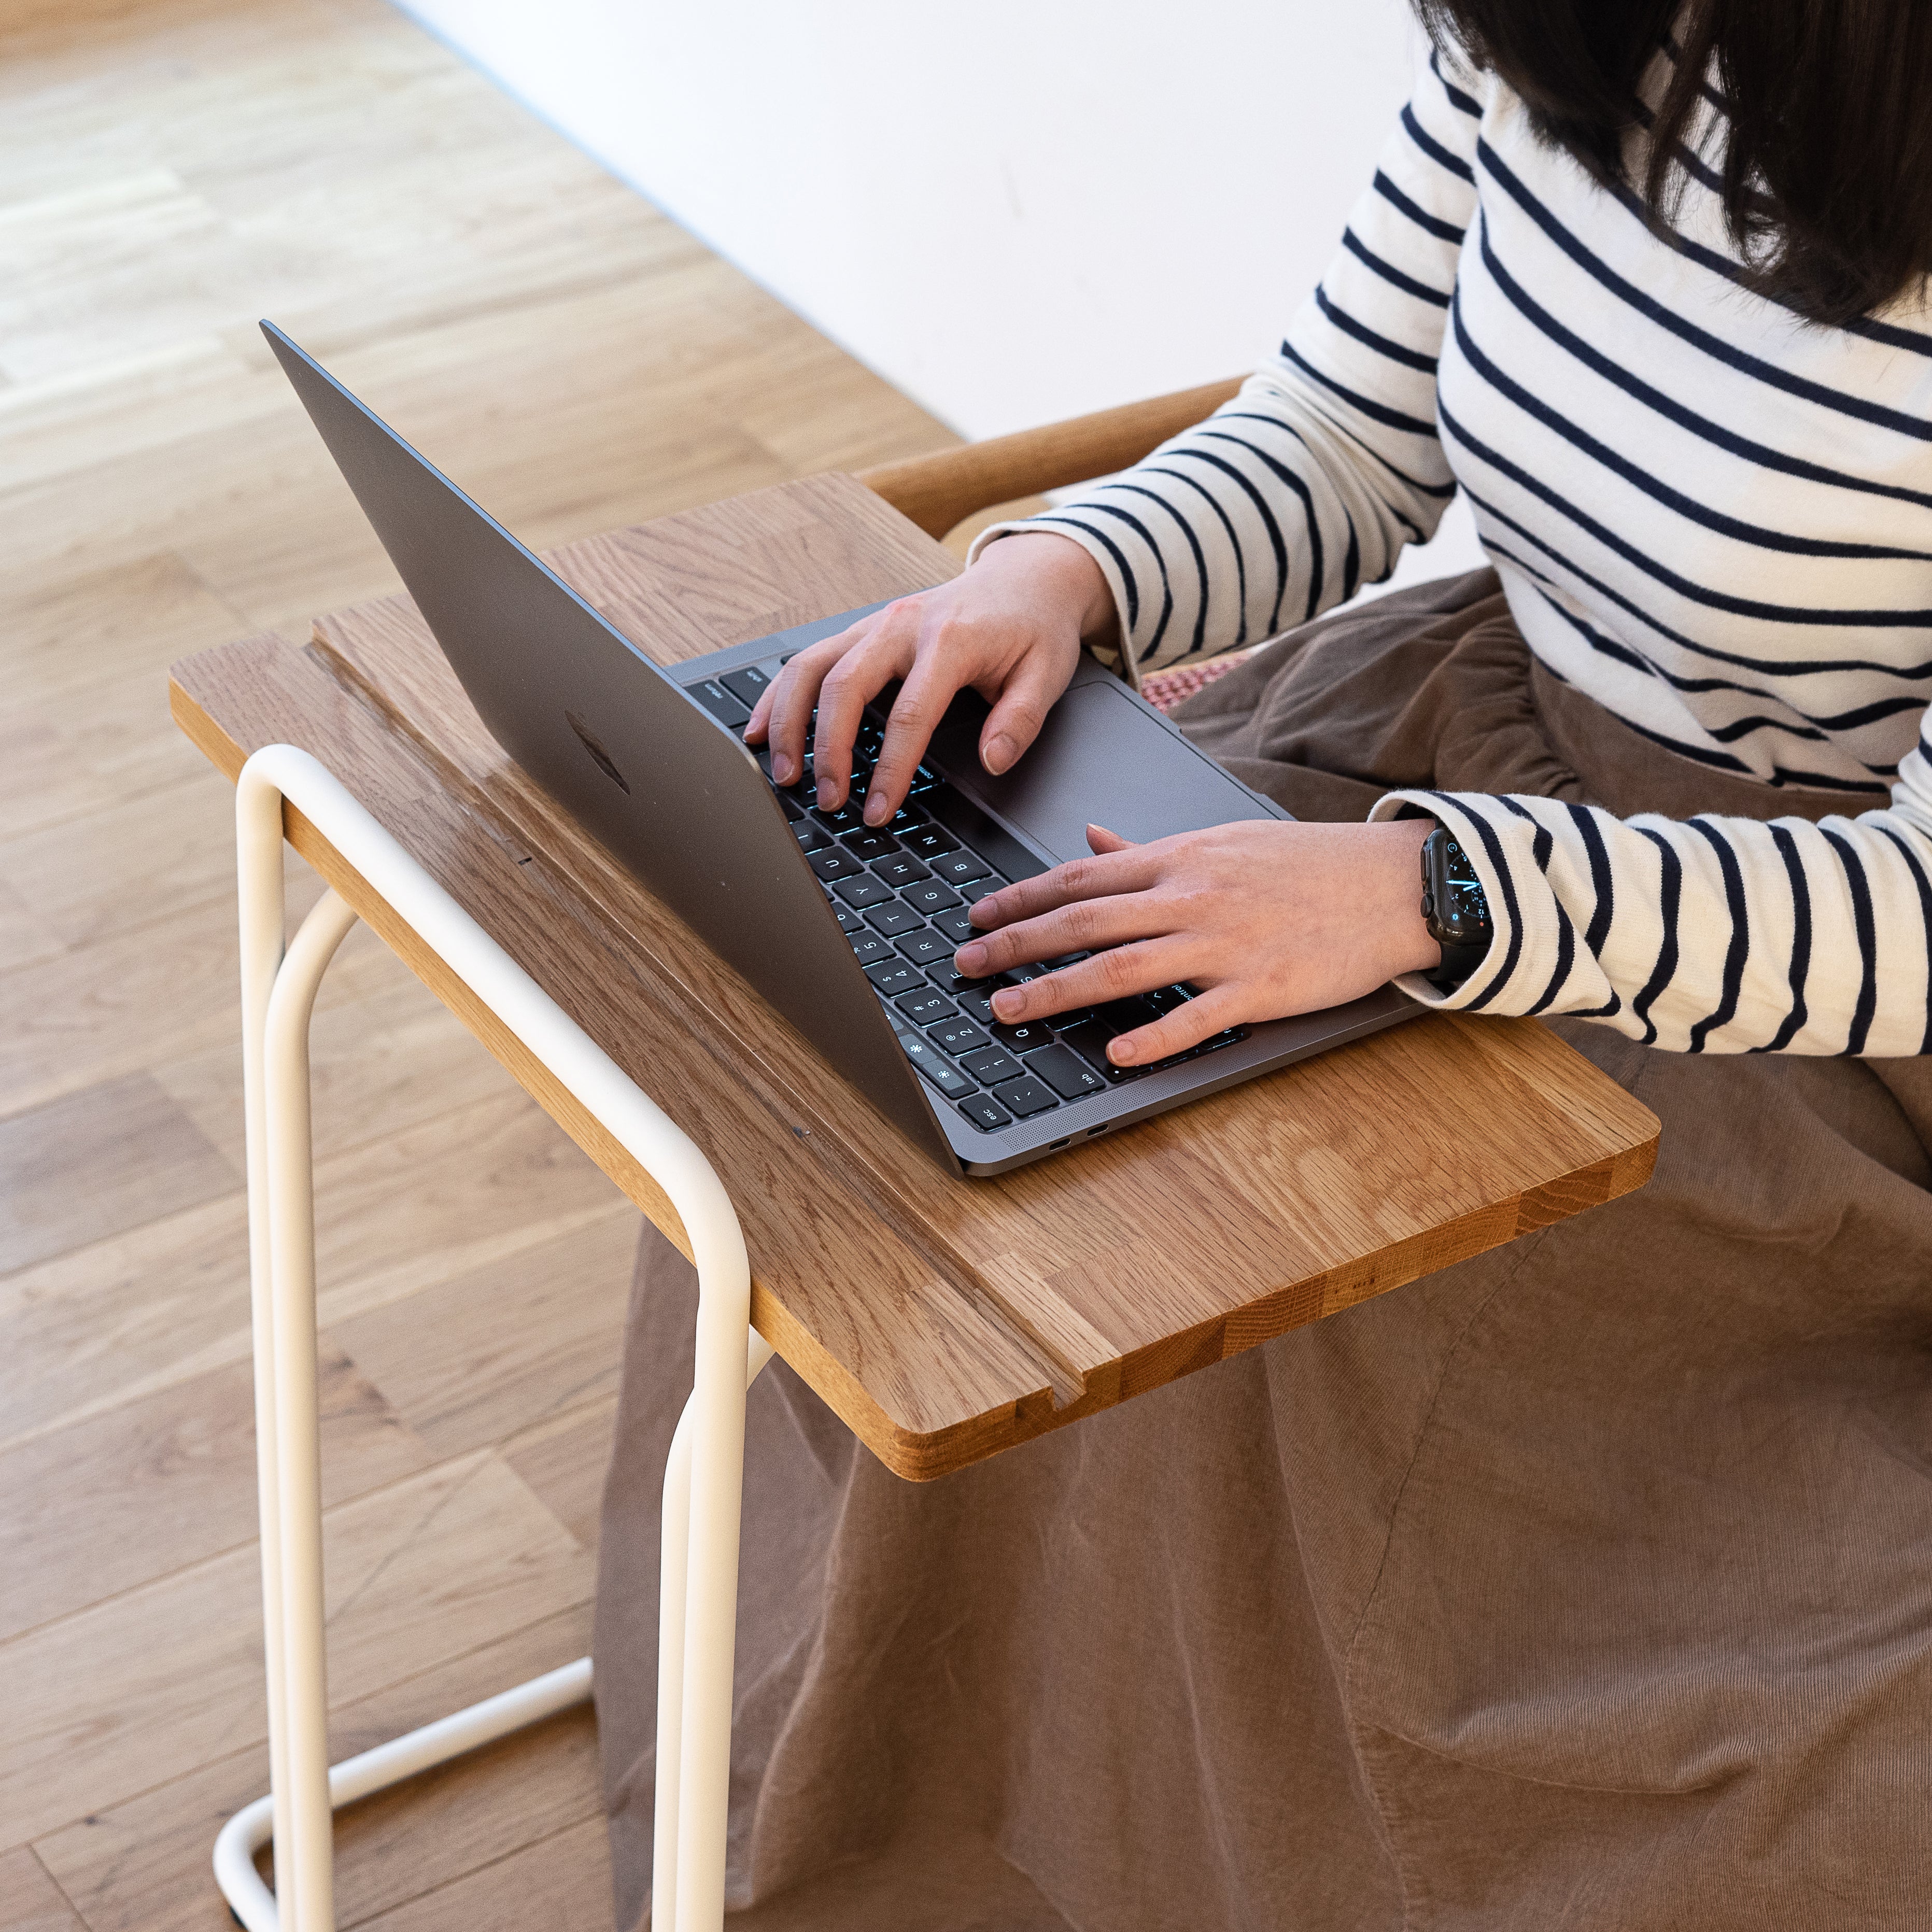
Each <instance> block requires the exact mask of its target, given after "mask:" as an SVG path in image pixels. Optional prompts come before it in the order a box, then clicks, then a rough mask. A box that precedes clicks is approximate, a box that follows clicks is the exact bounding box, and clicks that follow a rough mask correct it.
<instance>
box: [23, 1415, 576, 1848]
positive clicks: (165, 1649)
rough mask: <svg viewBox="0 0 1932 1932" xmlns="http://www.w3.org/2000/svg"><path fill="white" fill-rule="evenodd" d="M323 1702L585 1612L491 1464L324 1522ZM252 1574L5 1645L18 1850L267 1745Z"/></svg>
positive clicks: (554, 1554)
mask: <svg viewBox="0 0 1932 1932" xmlns="http://www.w3.org/2000/svg"><path fill="white" fill-rule="evenodd" d="M324 1545H325V1549H326V1565H327V1573H328V1602H329V1694H330V1698H331V1700H332V1703H346V1702H350V1701H352V1700H355V1699H356V1698H359V1697H366V1696H367V1695H368V1694H369V1693H371V1691H377V1690H380V1688H382V1687H383V1685H386V1684H390V1683H394V1682H398V1681H399V1680H400V1679H403V1678H405V1677H409V1676H416V1675H417V1674H419V1673H421V1672H422V1671H424V1670H428V1668H430V1667H431V1666H433V1665H434V1664H436V1663H437V1662H438V1661H440V1660H441V1659H443V1658H446V1657H448V1656H449V1655H452V1652H461V1651H463V1650H466V1649H472V1648H474V1647H475V1646H477V1645H479V1644H481V1643H487V1642H488V1641H490V1640H491V1639H492V1638H495V1637H502V1636H504V1635H506V1634H508V1633H509V1632H511V1631H514V1630H517V1629H519V1628H521V1627H523V1625H526V1624H529V1623H532V1622H535V1621H536V1620H537V1619H539V1618H541V1617H544V1616H550V1615H552V1614H553V1613H556V1612H557V1611H559V1610H567V1609H569V1608H571V1607H573V1606H574V1605H576V1604H581V1603H583V1602H585V1601H587V1600H588V1598H589V1595H590V1591H591V1586H592V1563H591V1560H590V1559H589V1556H587V1555H586V1553H585V1551H584V1550H583V1547H581V1545H580V1544H578V1543H577V1540H576V1539H575V1538H574V1537H571V1536H570V1535H567V1534H566V1533H565V1532H564V1531H563V1530H562V1529H561V1528H560V1527H559V1525H558V1523H557V1522H556V1519H555V1518H554V1517H552V1516H551V1515H550V1512H549V1511H547V1510H546V1509H544V1508H543V1506H542V1505H541V1504H540V1503H539V1502H538V1501H537V1499H535V1496H532V1495H531V1493H529V1490H527V1489H526V1488H525V1487H524V1486H523V1483H522V1482H521V1481H520V1479H519V1478H517V1476H516V1475H515V1474H514V1472H512V1471H511V1469H509V1468H508V1466H506V1465H505V1463H503V1462H502V1460H500V1459H499V1458H498V1457H496V1456H494V1455H493V1454H488V1453H487V1452H486V1453H484V1454H478V1455H475V1456H469V1457H462V1458H460V1459H458V1460H456V1461H454V1462H450V1463H442V1464H439V1465H438V1466H436V1467H435V1468H434V1469H430V1470H428V1471H427V1472H425V1473H423V1474H422V1475H419V1476H416V1477H413V1478H409V1479H407V1481H403V1482H401V1483H398V1484H392V1485H391V1486H390V1487H388V1488H386V1489H384V1490H380V1491H378V1492H377V1493H376V1494H375V1495H374V1496H369V1497H365V1498H363V1499H359V1500H358V1501H356V1502H350V1503H347V1504H344V1505H341V1507H340V1508H337V1509H335V1510H334V1511H331V1512H330V1513H329V1516H328V1517H327V1518H326V1526H325V1535H324ZM0 1702H4V1706H5V1709H6V1710H7V1714H8V1715H7V1751H6V1757H5V1763H4V1764H0V1818H3V1819H5V1820H6V1822H7V1832H8V1834H9V1835H10V1836H13V1837H14V1838H17V1840H20V1841H27V1840H31V1839H33V1838H38V1837H40V1836H43V1835H46V1833H48V1832H52V1830H54V1829H55V1828H57V1827H58V1826H61V1825H62V1824H65V1823H68V1821H69V1820H72V1819H74V1818H77V1817H80V1816H82V1815H83V1814H85V1813H86V1812H87V1811H89V1810H90V1809H94V1808H98V1807H100V1806H102V1805H113V1804H114V1803H115V1802H118V1801H119V1800H121V1799H125V1798H130V1797H132V1796H134V1795H135V1794H136V1793H138V1792H141V1791H144V1790H147V1789H148V1788H149V1787H151V1786H153V1785H156V1784H161V1783H163V1782H164V1781H166V1780H168V1779H169V1778H177V1777H179V1776H181V1775H182V1774H183V1773H184V1772H189V1771H192V1770H193V1769H196V1767H197V1766H199V1765H202V1764H203V1763H206V1762H207V1761H208V1760H209V1759H211V1758H212V1757H217V1756H220V1755H223V1754H226V1753H228V1752H229V1751H233V1750H235V1749H236V1748H238V1747H239V1746H241V1745H247V1744H251V1743H253V1742H255V1740H257V1739H258V1738H260V1737H261V1736H264V1735H266V1732H265V1728H264V1727H265V1724H266V1718H265V1716H264V1712H263V1697H262V1637H261V1603H260V1568H259V1565H258V1562H257V1556H256V1553H255V1552H254V1550H253V1549H252V1548H244V1549H241V1550H233V1551H231V1552H229V1553H226V1554H225V1555H223V1556H217V1557H215V1558H213V1559H210V1560H209V1561H208V1562H204V1563H201V1564H199V1565H196V1566H195V1567H194V1568H191V1569H189V1570H185V1571H179V1572H178V1573H176V1574H174V1575H172V1576H170V1577H166V1578H164V1579H163V1580H161V1581H160V1582H159V1583H153V1584H150V1585H148V1586H146V1587H145V1588H144V1589H139V1590H134V1591H130V1592H128V1593H127V1594H126V1595H122V1596H119V1597H116V1598H113V1599H112V1600H111V1601H109V1602H107V1603H106V1604H101V1605H99V1606H98V1607H95V1608H94V1609H92V1610H83V1611H82V1612H81V1613H80V1614H79V1615H77V1616H72V1617H68V1618H64V1619H62V1620H61V1621H60V1622H57V1623H53V1624H48V1625H42V1626H41V1627H40V1628H38V1629H37V1630H34V1631H30V1632H28V1634H26V1635H25V1636H23V1637H16V1638H15V1639H13V1640H12V1641H11V1642H10V1643H6V1644H5V1645H0Z"/></svg>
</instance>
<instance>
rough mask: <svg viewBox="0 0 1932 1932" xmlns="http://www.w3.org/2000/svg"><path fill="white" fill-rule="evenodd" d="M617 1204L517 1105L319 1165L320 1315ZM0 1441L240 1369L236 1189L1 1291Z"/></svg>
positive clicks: (388, 1295)
mask: <svg viewBox="0 0 1932 1932" xmlns="http://www.w3.org/2000/svg"><path fill="white" fill-rule="evenodd" d="M612 1199H613V1190H612V1189H611V1187H610V1183H609V1182H608V1181H606V1180H605V1179H604V1177H603V1175H601V1174H600V1173H599V1172H598V1171H597V1169H595V1168H594V1167H593V1166H592V1165H591V1164H590V1163H589V1161H588V1160H586V1159H585V1157H583V1155H582V1154H580V1153H579V1152H578V1151H577V1148H575V1147H574V1145H572V1144H571V1142H570V1141H569V1140H568V1139H566V1138H565V1136H564V1134H563V1133H562V1131H561V1130H559V1128H557V1127H555V1126H554V1125H553V1124H552V1123H551V1122H550V1120H549V1119H548V1118H546V1116H545V1115H544V1114H543V1113H542V1112H541V1111H540V1110H539V1109H538V1108H537V1107H536V1106H535V1105H534V1103H532V1102H530V1101H528V1100H525V1099H524V1098H523V1097H522V1096H521V1095H520V1094H519V1095H517V1096H514V1097H505V1098H502V1099H497V1100H487V1101H484V1102H481V1103H478V1104H476V1105H474V1106H467V1107H459V1108H457V1109H455V1110H453V1111H452V1112H449V1113H447V1114H443V1115H438V1116H437V1118H435V1119H434V1120H433V1121H428V1122H425V1124H423V1125H422V1126H421V1127H413V1128H410V1129H408V1130H406V1131H404V1132H403V1133H398V1134H393V1135H390V1136H386V1137H384V1138H383V1139H380V1140H376V1141H372V1142H368V1144H366V1145H364V1146H362V1147H360V1148H355V1149H353V1150H351V1151H350V1152H348V1153H347V1154H341V1155H338V1156H337V1157H335V1158H334V1159H333V1160H325V1161H323V1162H320V1163H318V1164H317V1172H316V1212H317V1220H316V1234H317V1270H318V1277H319V1280H320V1287H321V1294H320V1310H321V1319H322V1320H323V1323H324V1324H325V1325H329V1324H331V1323H334V1322H343V1321H347V1320H348V1319H350V1318H351V1317H352V1316H355V1315H358V1314H360V1313H363V1312H364V1311H365V1310H368V1309H371V1308H376V1307H381V1306H383V1304H385V1303H387V1302H389V1301H395V1300H398V1298H401V1297H402V1296H404V1295H413V1294H415V1293H417V1292H419V1291H421V1290H422V1289H425V1288H428V1287H433V1286H435V1285H436V1284H437V1283H439V1282H441V1281H445V1280H449V1279H450V1278H451V1277H453V1276H455V1275H459V1274H463V1273H465V1272H466V1271H469V1270H471V1269H474V1268H481V1267H483V1266H484V1265H486V1264H487V1263H489V1262H492V1261H494V1260H496V1259H499V1258H501V1257H502V1256H506V1255H511V1254H515V1253H520V1252H522V1251H523V1250H529V1249H538V1248H541V1247H543V1246H544V1245H545V1244H548V1243H550V1242H551V1241H556V1240H557V1239H559V1238H561V1237H562V1236H563V1235H567V1234H568V1232H570V1231H571V1229H574V1228H575V1227H577V1226H580V1225H581V1224H582V1223H584V1222H586V1221H589V1220H597V1219H599V1218H601V1217H604V1216H605V1215H607V1214H609V1213H610V1205H611V1201H612ZM0 1333H4V1334H5V1335H6V1336H7V1338H8V1356H7V1367H8V1373H7V1376H6V1377H5V1379H0V1443H11V1442H18V1441H20V1439H23V1438H24V1437H26V1436H28V1435H31V1434H37V1433H40V1431H42V1430H46V1429H47V1428H49V1427H57V1426H60V1425H62V1424H68V1423H72V1422H75V1421H80V1420H81V1419H83V1418H85V1417H86V1416H88V1415H95V1414H98V1413H99V1412H101V1411H102V1410H103V1409H107V1408H109V1407H110V1406H113V1404H114V1403H117V1402H127V1401H133V1400H137V1399H139V1397H143V1396H145V1395H147V1394H150V1393H151V1392H152V1391H154V1390H156V1389H159V1388H167V1387H169V1386H171V1385H173V1384H175V1383H176V1382H182V1381H184V1380H186V1379H187V1378H188V1377H190V1376H195V1375H199V1374H202V1373H204V1372H205V1371H206V1370H209V1369H212V1368H217V1367H221V1366H223V1364H228V1363H231V1362H240V1361H247V1360H248V1358H249V1353H250V1342H249V1332H248V1219H247V1209H246V1204H245V1201H244V1199H243V1198H242V1196H241V1194H240V1193H232V1194H229V1195H227V1196H224V1197H223V1199H220V1200H218V1201H214V1202H208V1203H206V1204H205V1205H203V1206H201V1207H199V1208H191V1209H189V1210H188V1211H186V1212H185V1213H183V1214H175V1215H172V1216H170V1217H169V1218H168V1219H166V1220H163V1221H160V1222H157V1223H151V1224H150V1225H148V1226H145V1227H143V1228H140V1229H130V1230H129V1231H128V1232H126V1233H125V1234H123V1235H117V1236H115V1238H113V1239H112V1240H110V1241H103V1242H98V1243H97V1244H95V1245H94V1246H93V1247H90V1248H87V1249H83V1250H76V1251H74V1253H70V1254H67V1255H63V1256H60V1257H59V1258H58V1259H56V1260H55V1261H52V1262H46V1263H43V1264H42V1265H40V1267H38V1268H30V1269H28V1270H26V1271H23V1272H21V1273H20V1274H15V1275H13V1276H11V1277H7V1278H6V1279H5V1280H0Z"/></svg>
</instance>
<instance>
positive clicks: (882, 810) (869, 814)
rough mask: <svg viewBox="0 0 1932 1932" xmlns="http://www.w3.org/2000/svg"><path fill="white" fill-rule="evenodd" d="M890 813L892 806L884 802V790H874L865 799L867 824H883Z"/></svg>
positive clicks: (890, 815)
mask: <svg viewBox="0 0 1932 1932" xmlns="http://www.w3.org/2000/svg"><path fill="white" fill-rule="evenodd" d="M889 817H892V807H891V806H890V805H887V804H886V795H885V793H883V792H882V791H875V792H874V793H873V794H872V795H871V797H870V798H868V799H866V801H865V823H867V824H868V825H883V824H884V823H885V822H886V820H887V819H889Z"/></svg>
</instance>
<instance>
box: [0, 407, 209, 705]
mask: <svg viewBox="0 0 1932 1932" xmlns="http://www.w3.org/2000/svg"><path fill="white" fill-rule="evenodd" d="M22 413H23V411H22V410H21V407H20V396H19V395H18V394H16V395H14V396H13V397H10V398H5V399H4V400H0V464H5V465H10V464H13V463H18V462H20V460H21V454H22V443H23V438H22V435H21V416H22ZM53 443H54V446H55V448H57V449H60V450H62V452H65V453H67V454H68V455H70V456H71V453H72V446H73V434H72V431H71V427H70V426H68V425H62V427H61V428H60V429H59V431H58V433H57V434H56V435H55V437H54V438H53ZM6 474H7V472H6V470H5V468H0V478H4V477H5V475H6ZM9 547H10V553H11V545H10V546H9ZM13 554H17V553H13ZM237 628H242V626H241V620H240V619H239V616H237V614H236V613H235V612H234V611H233V610H230V609H229V607H228V606H227V605H226V604H223V602H222V601H220V598H217V597H216V596H215V595H214V594H213V593H212V592H211V591H210V590H209V589H208V587H207V586H206V585H205V584H204V583H202V581H201V580H200V579H199V577H196V575H195V574H194V573H193V571H191V570H190V569H189V568H188V567H187V565H186V564H184V562H181V559H180V558H179V557H178V556H171V555H169V554H168V553H166V552H164V551H163V552H155V553H149V554H146V555H138V556H132V557H129V558H127V559H124V560H121V561H116V562H113V563H110V564H107V565H103V566H101V568H98V569H92V570H85V571H77V570H75V569H74V567H73V565H72V564H71V562H63V563H62V564H60V565H56V566H54V567H53V568H46V567H43V568H42V569H41V570H40V571H38V572H37V573H36V572H31V571H28V572H22V573H20V574H14V572H13V571H9V576H8V580H7V583H5V585H4V586H0V640H4V642H3V643H0V651H4V652H5V662H6V666H7V695H8V698H9V700H10V701H13V700H18V701H20V702H23V703H43V702H44V701H45V700H47V699H49V698H50V697H56V696H58V695H61V694H65V693H68V692H72V691H98V690H99V689H100V688H101V687H103V686H104V685H116V684H124V683H130V682H138V680H139V679H141V678H142V677H143V676H148V675H150V674H151V673H156V672H160V673H163V674H165V673H166V669H167V667H168V666H169V664H172V662H173V661H175V658H177V657H178V656H179V655H181V652H182V651H184V650H195V649H201V648H203V647H204V646H207V645H208V644H218V643H221V642H222V641H223V639H224V638H226V637H233V635H234V634H235V633H236V630H237ZM150 695H152V694H151V693H150ZM166 705H167V698H166V690H165V688H163V691H162V692H161V694H160V706H161V709H163V711H165V710H166ZM158 723H159V721H158V720H157V736H158V735H159V732H158Z"/></svg>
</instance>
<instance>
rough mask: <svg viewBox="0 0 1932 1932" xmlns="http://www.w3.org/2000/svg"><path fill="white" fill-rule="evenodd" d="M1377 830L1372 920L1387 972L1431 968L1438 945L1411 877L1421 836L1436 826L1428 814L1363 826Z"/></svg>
mask: <svg viewBox="0 0 1932 1932" xmlns="http://www.w3.org/2000/svg"><path fill="white" fill-rule="evenodd" d="M1364 829H1365V830H1367V831H1370V832H1377V833H1380V834H1382V835H1383V836H1382V838H1380V839H1379V841H1378V844H1379V847H1380V849H1379V851H1378V853H1377V861H1378V862H1377V864H1376V867H1375V877H1376V886H1377V890H1376V906H1377V908H1378V910H1377V916H1376V930H1377V933H1378V936H1379V939H1380V941H1381V942H1382V950H1383V952H1384V953H1385V957H1386V958H1387V959H1388V960H1389V961H1390V962H1392V963H1391V965H1390V967H1389V973H1388V977H1390V978H1391V979H1394V978H1395V977H1396V976H1397V974H1403V973H1433V972H1436V971H1439V969H1440V968H1441V966H1442V944H1441V942H1440V941H1438V940H1437V939H1436V938H1435V937H1434V936H1433V935H1432V934H1431V933H1430V930H1429V926H1428V922H1427V920H1426V919H1424V916H1423V912H1422V895H1421V888H1420V886H1418V883H1417V881H1418V878H1419V877H1420V874H1421V853H1422V847H1423V844H1424V841H1426V840H1427V838H1428V836H1429V835H1430V833H1431V832H1433V831H1434V830H1435V829H1436V821H1435V820H1434V819H1433V818H1397V819H1388V820H1384V821H1382V823H1379V824H1376V825H1372V826H1366V827H1364Z"/></svg>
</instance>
